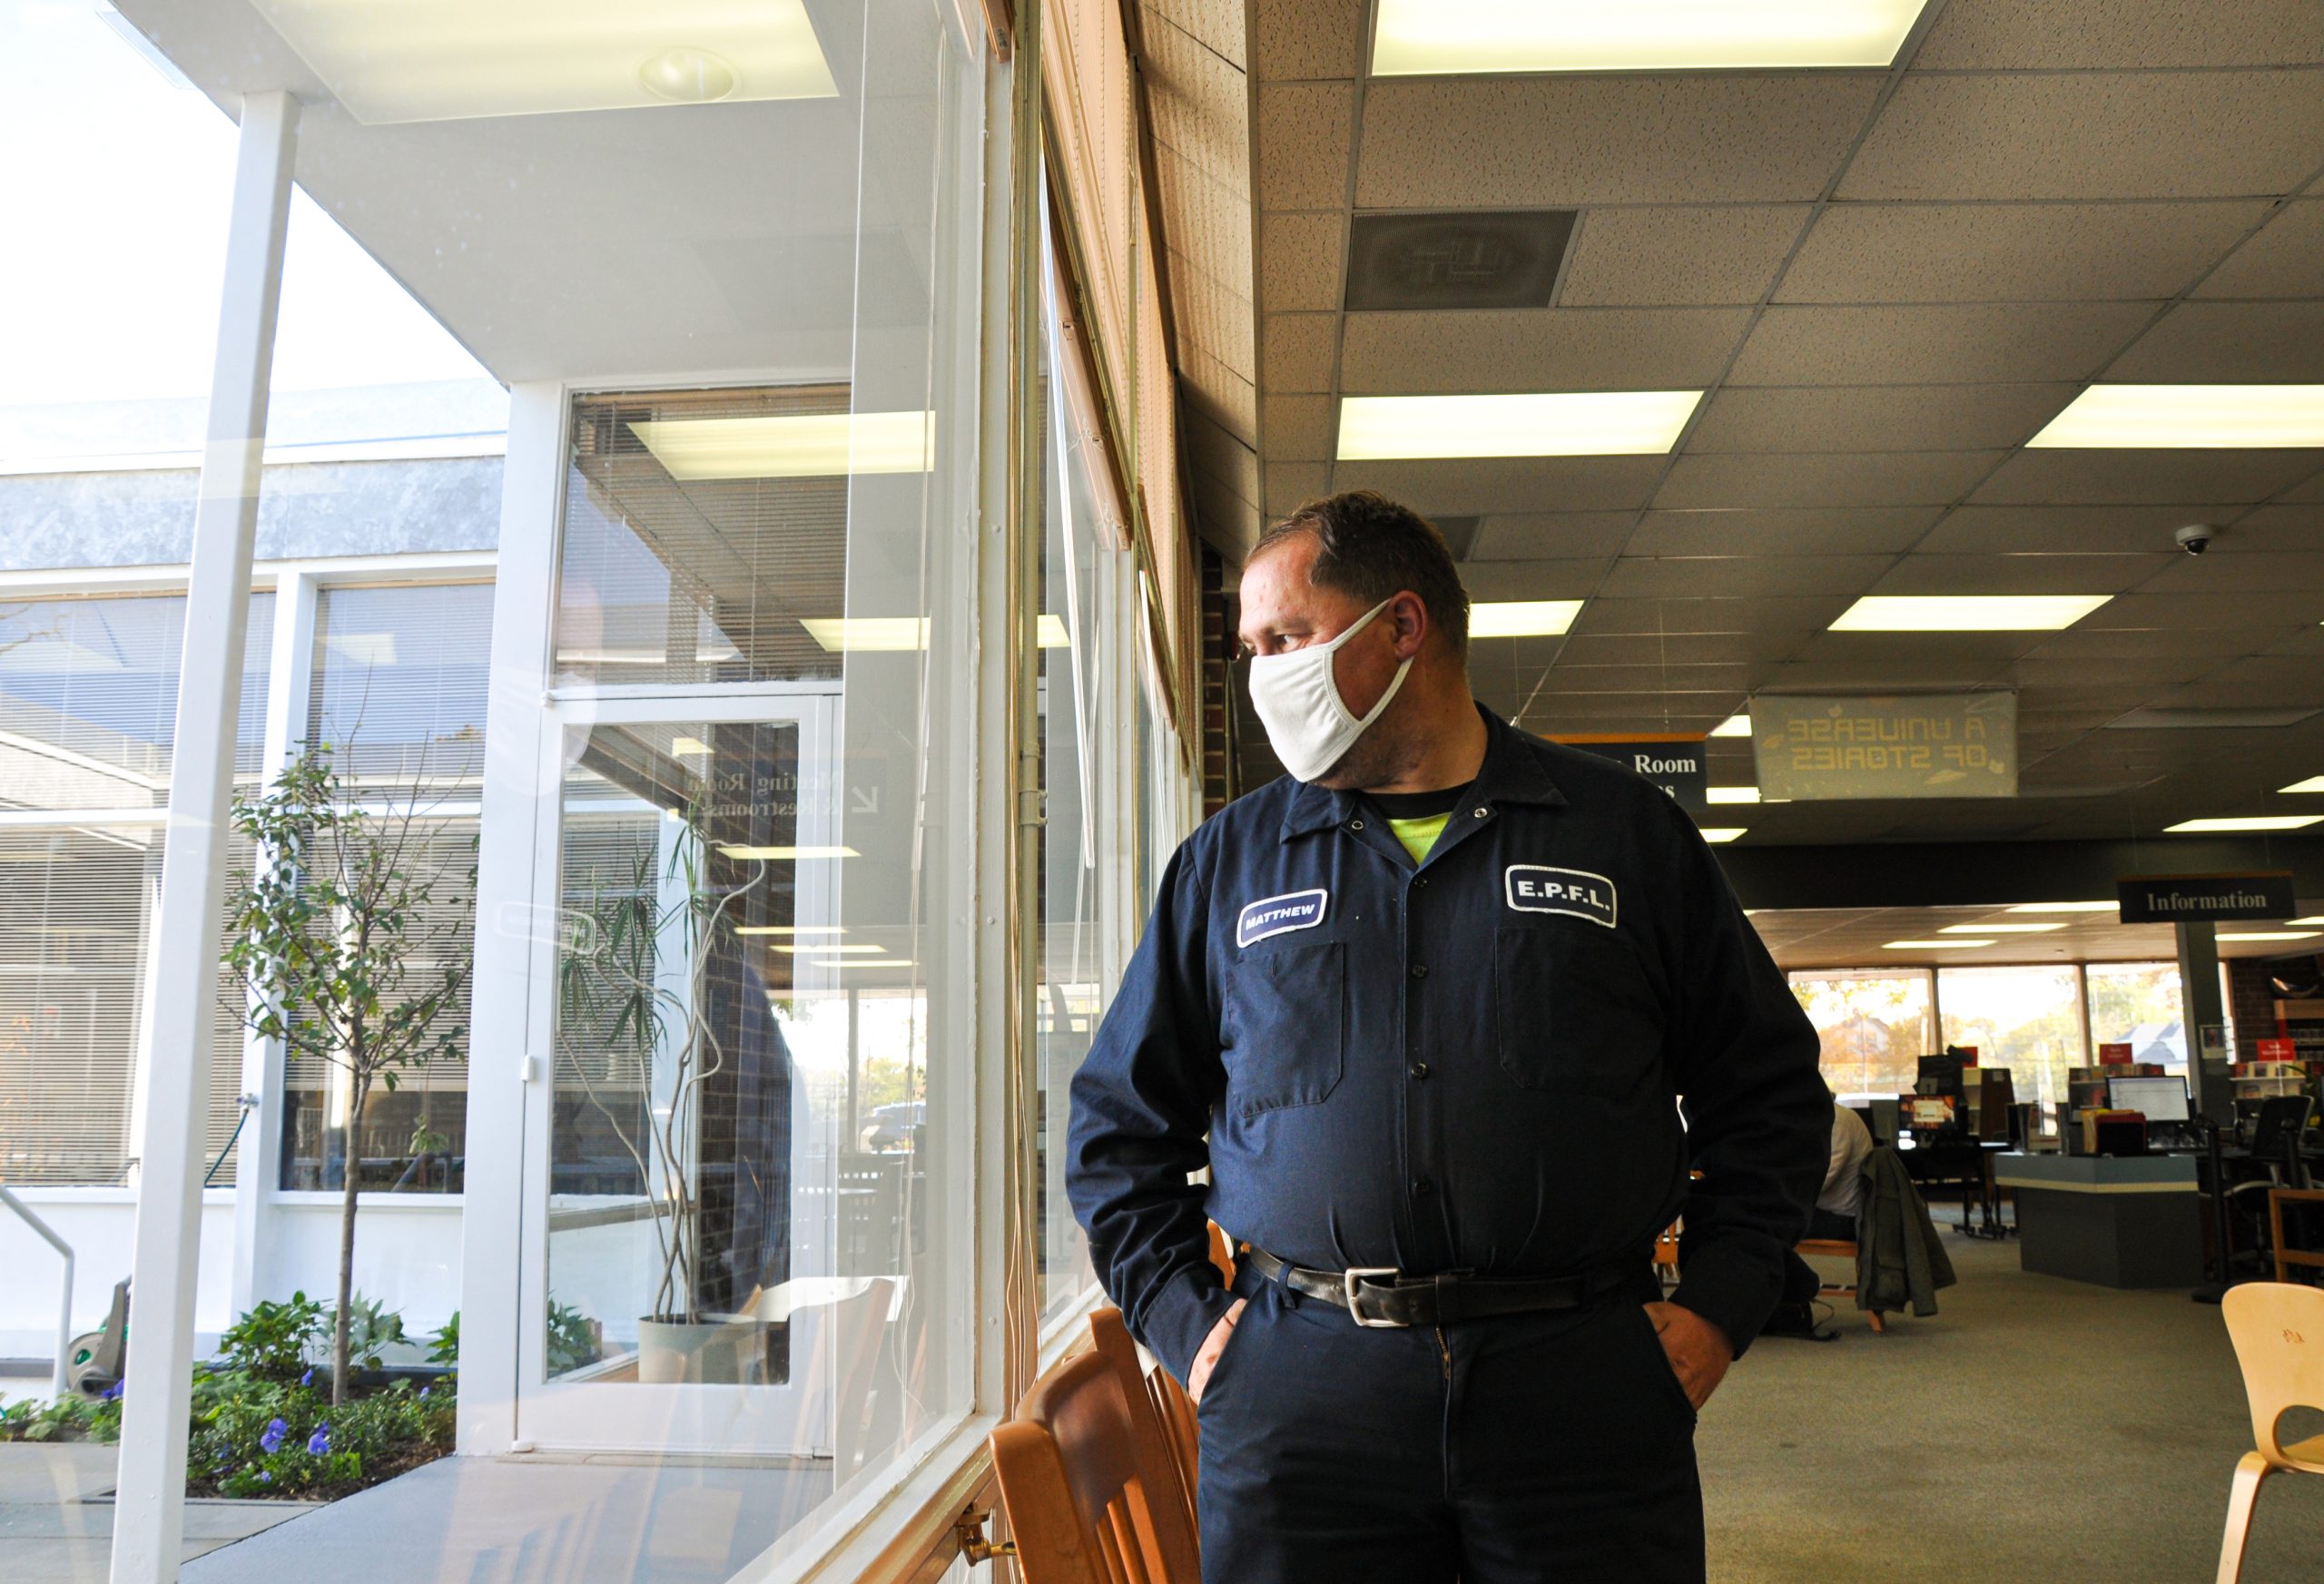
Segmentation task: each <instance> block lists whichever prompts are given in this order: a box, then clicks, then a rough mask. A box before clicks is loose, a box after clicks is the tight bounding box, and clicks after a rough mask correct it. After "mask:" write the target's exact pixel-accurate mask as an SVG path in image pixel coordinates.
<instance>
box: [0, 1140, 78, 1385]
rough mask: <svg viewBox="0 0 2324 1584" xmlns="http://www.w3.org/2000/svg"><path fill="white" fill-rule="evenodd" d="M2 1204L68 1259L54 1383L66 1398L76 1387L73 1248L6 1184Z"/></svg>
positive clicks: (58, 1306) (0, 1196)
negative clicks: (67, 1393) (74, 1371)
mask: <svg viewBox="0 0 2324 1584" xmlns="http://www.w3.org/2000/svg"><path fill="white" fill-rule="evenodd" d="M0 1205H7V1206H8V1208H9V1209H11V1210H14V1211H15V1213H16V1217H17V1219H18V1220H20V1221H22V1222H23V1223H24V1224H25V1225H27V1226H29V1227H31V1228H32V1229H33V1231H34V1233H36V1234H38V1235H39V1237H40V1240H41V1241H42V1242H43V1243H45V1244H46V1245H48V1246H49V1247H51V1248H53V1249H54V1250H55V1251H56V1252H57V1253H58V1254H62V1255H63V1256H64V1284H63V1285H64V1290H63V1292H62V1294H60V1295H59V1297H58V1299H57V1304H56V1372H55V1376H54V1382H52V1383H53V1385H54V1392H53V1393H52V1395H54V1396H57V1397H62V1396H64V1394H65V1393H66V1392H68V1391H70V1390H71V1387H72V1382H71V1380H70V1378H69V1377H70V1375H71V1372H72V1369H73V1360H72V1358H71V1357H70V1354H71V1353H72V1351H73V1245H71V1244H69V1243H67V1242H65V1241H64V1239H63V1238H61V1237H59V1236H57V1235H56V1234H55V1233H54V1231H52V1230H51V1229H50V1227H49V1225H48V1223H47V1222H45V1221H43V1220H42V1219H41V1218H40V1217H39V1216H37V1215H34V1214H33V1212H32V1206H31V1205H27V1204H25V1202H24V1201H23V1200H22V1199H19V1198H17V1197H16V1195H14V1194H12V1193H10V1192H9V1191H8V1185H7V1184H5V1183H0Z"/></svg>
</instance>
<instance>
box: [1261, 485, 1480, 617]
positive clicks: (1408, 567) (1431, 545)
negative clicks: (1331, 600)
mask: <svg viewBox="0 0 2324 1584" xmlns="http://www.w3.org/2000/svg"><path fill="white" fill-rule="evenodd" d="M1301 534H1308V535H1313V536H1314V537H1315V566H1314V567H1313V568H1312V569H1311V570H1310V573H1309V576H1310V579H1311V580H1312V581H1313V582H1314V583H1315V585H1317V586H1318V587H1321V588H1334V589H1337V590H1339V591H1340V592H1341V593H1343V594H1350V595H1354V596H1355V597H1356V598H1358V599H1360V600H1362V601H1363V602H1364V604H1365V605H1378V604H1379V603H1380V602H1381V601H1382V600H1384V599H1388V598H1391V597H1393V596H1394V595H1399V594H1402V593H1403V591H1404V590H1406V589H1410V590H1412V591H1413V593H1414V594H1416V595H1420V603H1421V604H1422V605H1424V606H1426V607H1427V609H1428V620H1429V625H1431V626H1433V627H1434V628H1435V629H1436V630H1437V631H1438V632H1439V633H1441V634H1443V636H1444V641H1445V642H1446V643H1448V644H1451V645H1452V653H1453V654H1456V655H1460V656H1462V657H1466V655H1467V654H1468V653H1469V591H1468V590H1467V589H1465V588H1463V587H1462V586H1461V575H1460V573H1458V572H1457V571H1455V570H1454V569H1453V566H1452V551H1451V550H1450V549H1448V548H1447V547H1446V546H1445V544H1444V536H1443V535H1442V534H1440V533H1438V532H1437V531H1436V525H1435V524H1433V523H1432V522H1430V521H1429V520H1428V519H1427V518H1426V517H1423V516H1421V515H1420V513H1418V512H1416V511H1414V510H1413V508H1412V507H1408V506H1406V505H1404V504H1403V502H1401V501H1393V500H1390V499H1389V498H1388V497H1386V496H1384V495H1382V494H1380V493H1379V492H1378V491H1376V490H1370V489H1350V490H1344V491H1343V492H1341V493H1340V494H1338V495H1327V496H1325V497H1324V498H1322V499H1321V500H1311V501H1309V502H1308V503H1307V504H1306V505H1305V506H1303V507H1300V508H1299V509H1298V510H1297V511H1295V512H1293V513H1292V514H1291V515H1290V516H1289V517H1285V518H1284V519H1283V521H1281V522H1279V523H1277V524H1275V526H1273V527H1271V528H1269V529H1268V530H1267V531H1266V532H1265V533H1264V534H1261V535H1260V536H1259V542H1258V544H1257V545H1256V546H1253V548H1252V550H1251V556H1250V558H1251V560H1253V561H1256V560H1257V559H1258V558H1259V557H1260V556H1264V555H1265V554H1266V553H1267V552H1268V551H1270V550H1272V549H1274V548H1275V547H1276V546H1280V545H1282V544H1283V543H1284V542H1285V540H1287V539H1291V538H1294V537H1295V536H1299V535H1301Z"/></svg>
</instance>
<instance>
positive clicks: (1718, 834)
mask: <svg viewBox="0 0 2324 1584" xmlns="http://www.w3.org/2000/svg"><path fill="white" fill-rule="evenodd" d="M1749 829H1750V827H1749V826H1748V825H1705V826H1704V827H1703V828H1702V833H1703V840H1704V841H1709V842H1711V843H1713V844H1714V845H1716V844H1717V843H1719V842H1722V841H1734V840H1735V839H1736V838H1737V837H1738V836H1740V835H1741V834H1743V832H1744V831H1748V830H1749Z"/></svg>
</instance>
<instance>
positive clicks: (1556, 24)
mask: <svg viewBox="0 0 2324 1584" xmlns="http://www.w3.org/2000/svg"><path fill="white" fill-rule="evenodd" d="M1923 4H1924V0H1752V3H1751V4H1738V3H1737V0H1655V3H1654V4H1651V5H1598V4H1592V3H1590V0H1380V20H1379V25H1378V26H1377V28H1376V29H1375V30H1374V34H1373V39H1372V73H1373V75H1374V76H1378V77H1394V76H1411V75H1414V74H1435V73H1457V72H1495V73H1509V72H1668V71H1689V70H1729V71H1733V70H1738V69H1745V68H1749V67H1757V66H1885V65H1887V64H1890V63H1891V62H1893V61H1894V60H1895V59H1896V52H1897V51H1898V50H1899V49H1901V48H1902V47H1903V46H1904V43H1905V38H1906V37H1907V36H1909V35H1910V34H1911V33H1912V31H1913V24H1914V23H1915V21H1917V20H1918V19H1919V17H1920V14H1921V9H1922V6H1923Z"/></svg>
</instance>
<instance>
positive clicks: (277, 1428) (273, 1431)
mask: <svg viewBox="0 0 2324 1584" xmlns="http://www.w3.org/2000/svg"><path fill="white" fill-rule="evenodd" d="M290 1433H291V1427H290V1426H289V1425H287V1424H285V1423H283V1422H281V1420H279V1419H271V1420H269V1421H267V1424H266V1433H265V1434H263V1435H261V1436H260V1437H259V1438H258V1446H259V1451H262V1452H264V1453H266V1454H267V1455H268V1456H270V1457H271V1456H272V1455H273V1454H274V1453H276V1452H278V1451H281V1450H282V1438H283V1437H284V1436H286V1435H289V1434H290Z"/></svg>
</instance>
